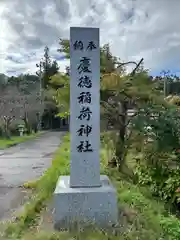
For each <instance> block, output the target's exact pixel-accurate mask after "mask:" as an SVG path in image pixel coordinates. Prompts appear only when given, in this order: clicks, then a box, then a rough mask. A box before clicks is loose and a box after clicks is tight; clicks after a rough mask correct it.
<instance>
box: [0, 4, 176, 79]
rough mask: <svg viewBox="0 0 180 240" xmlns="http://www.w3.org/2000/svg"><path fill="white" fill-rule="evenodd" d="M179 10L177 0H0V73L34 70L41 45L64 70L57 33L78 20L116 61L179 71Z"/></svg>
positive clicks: (65, 35)
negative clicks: (106, 46) (96, 30)
mask: <svg viewBox="0 0 180 240" xmlns="http://www.w3.org/2000/svg"><path fill="white" fill-rule="evenodd" d="M179 10H180V0H98V1H97V0H39V1H38V0H0V26H1V27H0V29H1V31H0V73H5V74H7V75H18V74H21V73H30V74H32V73H35V72H36V70H37V69H36V63H38V62H39V61H40V60H41V58H42V57H43V50H44V47H45V46H46V45H47V46H48V47H49V48H50V54H51V57H52V59H57V60H58V63H59V66H60V70H61V71H64V70H65V67H66V66H67V65H68V64H69V61H67V60H65V59H64V57H63V55H61V54H60V53H58V52H57V49H58V47H59V46H58V42H59V38H66V39H68V38H69V34H70V32H69V31H70V27H78V26H80V27H99V28H100V44H101V45H103V44H105V43H109V44H110V48H111V51H112V54H113V55H115V56H117V57H119V58H120V59H122V61H130V60H133V61H134V60H135V61H139V60H140V59H141V58H142V57H143V58H144V66H145V68H148V69H149V70H150V73H151V74H152V75H156V74H159V72H160V71H161V70H170V71H171V73H175V74H177V75H180V14H179ZM63 59H64V60H63Z"/></svg>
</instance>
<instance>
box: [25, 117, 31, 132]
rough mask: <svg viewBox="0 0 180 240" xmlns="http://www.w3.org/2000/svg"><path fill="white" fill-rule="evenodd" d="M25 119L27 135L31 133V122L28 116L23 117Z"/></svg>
mask: <svg viewBox="0 0 180 240" xmlns="http://www.w3.org/2000/svg"><path fill="white" fill-rule="evenodd" d="M23 121H24V124H25V128H26V133H27V135H30V134H31V127H30V125H29V122H28V119H27V117H26V116H25V117H24V118H23Z"/></svg>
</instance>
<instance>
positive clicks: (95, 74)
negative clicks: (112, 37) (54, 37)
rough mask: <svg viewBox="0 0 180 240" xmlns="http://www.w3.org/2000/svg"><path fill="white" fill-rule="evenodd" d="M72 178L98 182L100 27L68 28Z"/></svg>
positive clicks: (74, 181)
mask: <svg viewBox="0 0 180 240" xmlns="http://www.w3.org/2000/svg"><path fill="white" fill-rule="evenodd" d="M70 39H71V40H70V63H71V87H70V91H71V94H70V96H71V117H70V129H71V165H70V166H71V178H70V179H71V180H70V185H71V186H72V187H76V186H100V165H99V146H100V133H99V132H100V129H99V125H100V122H99V112H100V106H99V105H100V104H99V80H100V71H99V70H100V64H99V60H100V51H99V29H94V28H92V29H91V28H71V38H70Z"/></svg>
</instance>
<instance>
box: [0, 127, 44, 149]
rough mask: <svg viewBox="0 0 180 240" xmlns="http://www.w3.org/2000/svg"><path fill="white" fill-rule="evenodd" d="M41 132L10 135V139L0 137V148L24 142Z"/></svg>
mask: <svg viewBox="0 0 180 240" xmlns="http://www.w3.org/2000/svg"><path fill="white" fill-rule="evenodd" d="M42 133H43V132H42V131H41V132H38V133H32V134H31V135H24V136H12V137H11V138H10V139H6V138H1V139H0V149H5V148H8V147H12V146H15V145H16V144H18V143H22V142H25V141H27V140H30V139H33V138H35V137H37V136H39V135H40V134H42Z"/></svg>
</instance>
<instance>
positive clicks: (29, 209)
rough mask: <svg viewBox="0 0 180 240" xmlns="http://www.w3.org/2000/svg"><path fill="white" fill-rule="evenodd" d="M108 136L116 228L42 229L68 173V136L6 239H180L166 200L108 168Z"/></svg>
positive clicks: (103, 169) (103, 166) (179, 226)
mask: <svg viewBox="0 0 180 240" xmlns="http://www.w3.org/2000/svg"><path fill="white" fill-rule="evenodd" d="M108 138H109V136H107V134H106V135H103V136H102V138H101V139H102V148H101V172H102V173H105V174H107V175H109V176H110V177H111V179H112V181H113V183H114V185H115V186H116V189H117V192H118V205H119V209H120V223H119V225H117V226H116V227H115V228H113V229H110V231H108V230H107V229H106V230H98V229H96V228H95V227H93V228H91V230H88V229H87V230H85V232H77V231H75V232H69V233H58V232H43V231H40V230H39V228H38V225H39V224H40V218H39V216H40V211H41V210H42V209H43V208H44V206H45V205H46V203H47V201H48V200H49V199H50V198H51V196H52V193H53V191H54V188H55V185H56V182H57V179H58V177H59V176H60V175H66V174H69V153H70V151H69V144H70V142H69V136H65V138H64V142H63V144H62V145H61V147H60V148H59V150H58V151H57V152H56V154H55V158H54V160H53V163H52V166H51V168H49V169H48V170H47V171H46V173H45V174H44V176H42V177H41V178H40V179H39V181H38V182H36V184H34V187H35V188H36V195H35V196H34V197H33V198H32V199H31V201H30V203H29V204H27V205H26V207H25V211H24V213H23V215H21V216H20V217H19V218H17V219H16V222H15V223H12V224H11V225H9V227H8V228H7V230H6V236H5V239H8V238H10V237H11V238H12V239H19V238H21V239H25V240H27V239H32V238H33V239H45V240H46V239H47V240H48V239H57V240H58V239H70V238H72V237H74V238H77V237H78V239H92V238H93V239H97V240H99V239H126V240H131V239H142V240H143V239H149V240H151V239H152V240H154V239H158V240H159V239H163V240H166V239H170V240H171V239H172V240H175V239H179V237H180V223H179V221H178V220H177V219H176V218H175V217H173V216H171V214H170V213H168V212H167V210H166V209H165V207H164V204H163V202H160V201H158V200H155V199H153V196H152V195H151V193H150V192H149V191H148V190H149V189H147V188H141V187H139V186H138V185H135V184H133V183H132V181H131V180H130V179H127V177H126V176H125V175H124V174H120V173H119V171H118V170H117V169H111V168H109V167H107V164H108V160H109V158H111V157H112V155H113V154H114V153H113V151H112V148H110V147H109V145H107V141H108Z"/></svg>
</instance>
